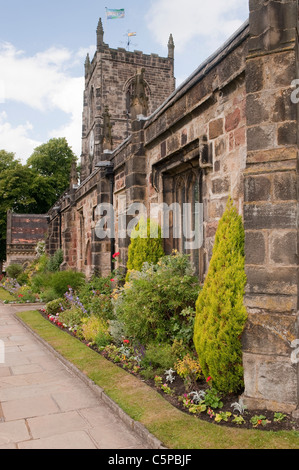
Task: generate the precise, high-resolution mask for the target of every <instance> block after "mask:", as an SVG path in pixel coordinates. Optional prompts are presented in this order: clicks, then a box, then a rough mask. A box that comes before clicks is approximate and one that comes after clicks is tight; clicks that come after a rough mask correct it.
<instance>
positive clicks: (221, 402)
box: [39, 309, 299, 431]
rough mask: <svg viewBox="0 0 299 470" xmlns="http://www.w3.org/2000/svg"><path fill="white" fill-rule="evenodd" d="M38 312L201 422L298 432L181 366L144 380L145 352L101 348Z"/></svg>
mask: <svg viewBox="0 0 299 470" xmlns="http://www.w3.org/2000/svg"><path fill="white" fill-rule="evenodd" d="M39 311H40V313H41V314H42V315H43V317H44V318H46V319H47V320H48V321H50V322H51V323H53V324H54V325H56V326H57V327H58V328H60V329H62V330H64V331H66V332H67V333H68V334H70V335H72V336H74V337H76V338H77V339H78V340H79V341H82V342H83V343H85V344H86V346H87V347H89V348H92V349H93V350H94V351H96V352H97V353H98V354H101V355H102V356H103V357H105V358H106V359H107V360H109V361H111V362H113V363H114V364H115V365H117V366H118V367H121V368H122V369H125V370H126V371H127V372H128V373H130V374H133V375H134V376H136V377H138V378H139V379H140V380H142V381H144V382H146V383H147V384H148V385H149V386H151V387H152V388H154V389H155V390H156V391H157V392H158V393H159V394H160V395H162V396H163V397H164V398H165V399H166V400H168V401H169V402H170V403H171V404H172V405H173V406H175V407H176V408H178V409H179V410H181V411H182V412H184V413H189V414H192V415H193V416H195V417H196V418H198V419H201V420H205V421H209V422H211V423H214V424H215V425H217V426H231V427H232V426H233V427H235V428H239V429H254V428H258V429H260V430H264V431H281V430H298V431H299V422H298V420H296V419H294V418H293V417H292V416H291V415H289V414H285V413H281V412H279V411H277V412H272V411H268V410H248V409H247V408H246V406H244V405H243V404H242V400H241V399H240V398H239V396H238V395H237V394H229V395H226V396H221V395H219V394H218V392H217V391H216V390H215V389H214V387H213V380H212V378H211V377H208V378H207V379H206V380H205V379H204V378H203V377H202V376H200V375H199V376H196V374H195V376H194V375H193V376H192V371H191V372H190V374H188V373H187V372H186V370H187V367H186V369H185V372H183V368H182V367H181V368H180V367H179V366H180V364H178V365H177V370H174V369H168V370H165V371H164V373H163V374H161V375H155V376H154V377H153V378H145V377H144V375H143V372H144V371H145V369H144V368H143V367H142V365H141V363H142V360H141V358H142V355H143V353H144V352H143V349H142V348H136V347H132V346H131V345H130V341H129V340H128V339H124V340H123V344H122V345H121V346H119V347H117V346H115V345H114V344H109V345H107V346H106V347H103V348H99V347H97V346H96V345H95V344H94V342H90V341H86V340H84V339H83V338H82V337H80V335H78V332H77V329H76V327H69V326H67V325H65V324H63V323H62V322H60V321H59V315H53V314H47V312H46V310H45V309H40V310H39ZM181 366H182V365H181Z"/></svg>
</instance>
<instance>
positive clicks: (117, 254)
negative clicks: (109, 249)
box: [112, 251, 120, 258]
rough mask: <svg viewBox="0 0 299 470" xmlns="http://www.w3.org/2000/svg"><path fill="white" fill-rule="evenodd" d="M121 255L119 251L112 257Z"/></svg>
mask: <svg viewBox="0 0 299 470" xmlns="http://www.w3.org/2000/svg"><path fill="white" fill-rule="evenodd" d="M119 255H120V253H119V251H118V252H117V253H114V255H113V256H112V258H116V257H117V256H119Z"/></svg>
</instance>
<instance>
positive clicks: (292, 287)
mask: <svg viewBox="0 0 299 470" xmlns="http://www.w3.org/2000/svg"><path fill="white" fill-rule="evenodd" d="M174 50H175V46H174V41H173V38H172V35H170V37H169V42H168V54H167V57H159V56H158V55H156V54H151V55H146V54H143V53H142V52H140V51H134V52H129V51H127V50H125V49H122V48H118V49H112V48H110V47H109V45H108V44H106V43H105V42H104V31H103V26H102V22H101V20H100V21H99V24H98V28H97V50H96V52H95V55H94V57H93V58H92V59H90V57H89V56H87V58H86V62H85V91H84V107H83V134H82V156H81V176H80V181H78V180H77V175H76V171H75V168H73V171H72V174H71V179H70V188H69V190H68V191H66V192H65V194H63V195H62V196H61V198H60V200H59V201H57V203H56V204H55V206H54V207H52V209H51V210H50V211H49V214H48V217H49V224H48V239H47V246H48V251H49V253H50V254H53V253H54V252H55V251H56V250H57V249H58V248H62V249H63V251H64V256H65V261H64V267H65V268H71V269H75V270H80V271H83V272H84V273H85V274H86V276H88V277H89V276H91V275H92V274H93V273H99V274H101V275H107V274H109V273H110V271H111V267H112V263H111V261H112V255H113V253H115V252H119V253H120V256H119V257H118V260H119V261H118V263H119V265H123V266H125V264H126V259H127V258H126V257H127V248H128V244H129V237H128V236H120V234H121V233H122V232H121V230H120V221H123V220H125V221H126V222H128V221H130V220H131V218H132V217H133V214H132V213H130V214H128V208H130V207H132V205H133V204H134V203H135V204H138V203H139V204H142V205H143V206H145V208H146V210H147V211H148V214H149V213H150V208H151V207H152V206H153V205H154V204H167V205H168V206H170V205H171V204H174V203H176V204H177V205H179V206H183V204H184V203H189V204H190V207H191V208H192V207H198V204H200V205H201V207H202V208H203V214H202V227H203V230H202V243H201V244H200V246H197V247H196V248H195V249H190V250H188V249H186V245H185V243H184V236H182V237H176V236H175V235H174V232H175V231H176V226H175V223H174V218H173V217H171V215H170V217H169V220H170V221H169V236H168V237H167V238H165V239H164V247H165V251H166V253H171V251H172V249H173V248H176V249H178V250H180V251H186V252H189V253H190V255H191V259H192V261H193V263H194V266H195V269H196V271H197V274H198V276H199V279H200V280H201V281H203V280H204V277H205V274H206V272H207V268H208V264H209V260H210V258H211V255H212V249H213V240H214V235H215V231H216V229H217V225H218V222H219V219H220V217H221V216H222V214H223V211H224V209H225V205H226V202H227V199H228V197H229V195H230V196H231V197H232V198H233V200H234V203H235V205H236V207H237V208H238V210H239V213H240V214H242V216H243V220H244V227H245V233H246V239H245V249H246V274H247V280H248V283H247V287H246V295H245V303H246V307H247V310H248V322H247V326H246V330H245V332H244V335H243V353H244V354H243V360H244V371H245V391H244V400H245V401H246V403H247V404H248V405H249V406H250V407H254V408H258V407H260V408H265V407H267V408H269V409H272V410H275V411H277V410H279V411H294V412H296V410H297V408H298V405H299V390H298V389H299V381H298V365H297V362H298V360H297V355H296V348H297V347H298V346H297V342H296V340H297V339H298V343H299V324H298V313H297V312H298V306H297V304H298V282H299V278H298V256H297V253H298V251H297V249H298V248H297V247H298V190H297V186H298V183H297V181H298V105H297V102H298V101H299V80H298V83H297V82H295V81H294V80H296V79H297V78H298V79H299V74H298V64H299V62H298V0H284V1H282V0H249V19H248V21H247V22H245V23H244V24H243V26H242V27H240V28H239V29H238V31H236V32H235V34H234V35H233V36H232V37H230V39H229V40H228V41H227V42H226V43H225V44H223V46H222V47H221V48H219V49H218V50H217V51H216V52H215V53H214V54H213V55H212V56H210V57H209V58H208V59H207V60H206V61H205V62H204V63H202V64H201V65H199V67H198V68H197V69H196V70H195V71H194V72H193V73H192V74H191V75H190V76H189V77H188V79H186V80H185V81H184V82H183V83H182V84H181V85H180V86H179V87H177V88H176V87H175V79H174ZM296 87H297V88H298V93H297V91H296ZM197 203H198V204H197ZM111 204H112V205H113V217H114V223H113V225H112V227H113V230H112V232H110V236H108V232H107V237H106V238H101V237H99V236H98V232H97V227H98V226H99V224H101V223H102V222H103V221H104V222H103V223H102V226H103V227H104V226H106V228H108V226H109V217H110V219H111V217H112V215H111V214H110V216H108V215H107V214H108V212H109V211H108V212H106V213H105V211H103V212H101V207H102V208H103V207H107V208H108V206H109V205H111ZM193 216H194V213H193V212H192V213H191V218H190V224H191V225H192V220H193ZM105 217H106V218H105ZM157 217H158V219H157V220H158V221H159V222H161V220H160V219H159V217H160V215H159V214H157ZM105 224H106V225H105Z"/></svg>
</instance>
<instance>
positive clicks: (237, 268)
mask: <svg viewBox="0 0 299 470" xmlns="http://www.w3.org/2000/svg"><path fill="white" fill-rule="evenodd" d="M244 263H245V261H244V228H243V223H242V218H241V216H239V215H238V213H237V210H236V208H235V207H234V205H233V202H232V200H231V199H229V200H228V203H227V207H226V210H225V212H224V214H223V216H222V218H221V220H220V222H219V225H218V229H217V232H216V235H215V244H214V249H213V255H212V258H211V261H210V265H209V269H208V273H207V276H206V279H205V282H204V286H203V289H202V291H201V292H200V294H199V296H198V299H197V303H196V319H195V327H194V344H195V347H196V350H197V354H198V358H199V362H200V364H201V367H202V370H203V373H204V375H205V377H206V378H207V377H208V376H210V377H212V380H213V386H215V388H217V389H218V390H219V391H223V392H236V391H238V390H239V389H240V388H241V387H242V385H243V367H242V346H241V335H242V332H243V329H244V326H245V322H246V318H247V313H246V308H245V306H244V304H243V297H244V290H245V284H246V275H245V269H244Z"/></svg>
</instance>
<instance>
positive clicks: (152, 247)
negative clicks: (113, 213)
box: [126, 218, 164, 280]
mask: <svg viewBox="0 0 299 470" xmlns="http://www.w3.org/2000/svg"><path fill="white" fill-rule="evenodd" d="M151 230H152V232H153V233H154V234H155V231H156V235H158V236H156V237H153V238H151V236H150V235H151ZM162 256H164V250H163V240H162V236H161V228H160V227H159V226H158V224H156V223H155V222H154V221H153V220H150V219H148V220H147V222H145V221H144V219H142V218H141V219H140V221H139V223H138V224H137V225H136V227H135V229H134V230H133V231H132V233H131V243H130V245H129V249H128V261H127V270H128V271H127V275H126V280H128V279H129V276H130V271H132V270H136V271H140V270H141V268H142V265H143V263H145V262H148V263H154V264H155V263H157V262H158V261H159V259H160V258H161V257H162Z"/></svg>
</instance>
